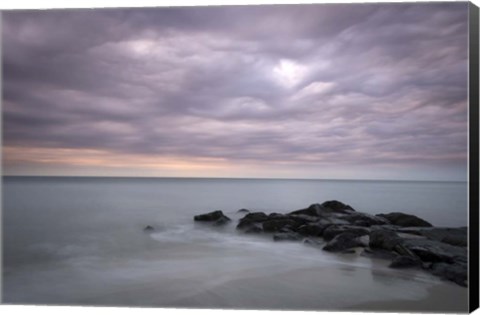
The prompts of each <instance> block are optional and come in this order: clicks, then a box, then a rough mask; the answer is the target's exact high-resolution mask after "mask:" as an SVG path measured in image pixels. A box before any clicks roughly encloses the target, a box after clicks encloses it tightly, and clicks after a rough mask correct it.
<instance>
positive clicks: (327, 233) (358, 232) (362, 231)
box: [322, 225, 370, 241]
mask: <svg viewBox="0 0 480 315" xmlns="http://www.w3.org/2000/svg"><path fill="white" fill-rule="evenodd" d="M345 232H349V233H351V234H354V235H355V236H362V235H368V234H369V233H370V230H369V229H368V228H365V227H361V226H352V225H330V226H329V227H327V228H325V230H323V233H322V236H323V238H324V239H325V240H326V241H329V240H331V239H333V238H334V237H335V236H337V235H338V234H341V233H345Z"/></svg>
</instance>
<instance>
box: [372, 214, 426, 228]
mask: <svg viewBox="0 0 480 315" xmlns="http://www.w3.org/2000/svg"><path fill="white" fill-rule="evenodd" d="M377 216H379V217H382V218H385V219H387V220H388V221H390V223H392V224H393V225H398V226H403V227H409V226H419V227H431V226H432V225H431V224H430V223H429V222H427V221H425V220H423V219H421V218H419V217H417V216H414V215H412V214H405V213H401V212H391V213H386V214H385V213H381V214H377Z"/></svg>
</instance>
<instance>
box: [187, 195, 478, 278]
mask: <svg viewBox="0 0 480 315" xmlns="http://www.w3.org/2000/svg"><path fill="white" fill-rule="evenodd" d="M237 213H245V215H244V216H243V218H241V219H240V220H239V221H238V222H237V225H236V229H237V230H238V231H239V232H241V233H249V234H251V233H258V234H271V235H272V238H273V240H274V241H296V242H303V243H305V244H310V245H311V244H314V245H315V246H313V248H318V244H323V246H322V247H321V248H322V249H323V250H325V251H329V252H334V253H340V254H348V253H355V252H357V250H359V249H360V250H361V255H363V256H368V257H373V258H380V259H388V260H390V261H391V263H390V265H389V266H390V267H391V268H422V269H424V270H426V271H428V272H430V273H432V274H434V275H436V276H439V277H441V278H443V279H445V280H449V281H453V282H455V283H457V284H458V285H461V286H464V287H467V286H468V277H467V273H468V250H467V228H466V227H461V228H444V227H434V226H433V225H432V224H430V223H429V222H427V221H425V220H423V219H421V218H419V217H417V216H414V215H411V214H405V213H400V212H392V213H382V214H378V215H371V214H368V213H363V212H359V211H356V210H355V209H353V208H352V207H351V206H349V205H347V204H344V203H342V202H340V201H337V200H331V201H326V202H324V203H322V204H312V205H310V206H309V207H308V208H305V209H300V210H295V211H292V212H289V213H286V214H282V213H270V214H266V213H264V212H254V211H250V210H246V209H241V210H240V211H238V212H237ZM194 220H195V221H199V222H206V223H210V224H212V225H215V226H220V225H225V224H227V223H230V222H231V219H230V218H228V217H227V216H225V215H224V214H223V212H222V211H221V210H217V211H213V212H210V213H206V214H201V215H197V216H195V217H194Z"/></svg>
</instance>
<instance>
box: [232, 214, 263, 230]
mask: <svg viewBox="0 0 480 315" xmlns="http://www.w3.org/2000/svg"><path fill="white" fill-rule="evenodd" d="M267 219H268V216H267V215H266V214H265V213H263V212H251V213H248V214H247V215H245V216H244V217H243V218H241V219H240V220H239V222H238V225H237V229H246V228H248V227H250V226H252V225H254V224H255V223H261V222H263V221H265V220H267Z"/></svg>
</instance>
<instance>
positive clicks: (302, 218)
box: [287, 214, 319, 225]
mask: <svg viewBox="0 0 480 315" xmlns="http://www.w3.org/2000/svg"><path fill="white" fill-rule="evenodd" d="M287 217H288V218H289V219H291V220H294V221H295V222H297V223H298V224H299V225H304V224H309V223H313V222H318V221H319V218H318V217H314V216H310V215H305V214H290V215H288V216H287Z"/></svg>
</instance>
